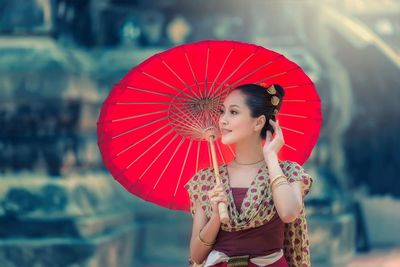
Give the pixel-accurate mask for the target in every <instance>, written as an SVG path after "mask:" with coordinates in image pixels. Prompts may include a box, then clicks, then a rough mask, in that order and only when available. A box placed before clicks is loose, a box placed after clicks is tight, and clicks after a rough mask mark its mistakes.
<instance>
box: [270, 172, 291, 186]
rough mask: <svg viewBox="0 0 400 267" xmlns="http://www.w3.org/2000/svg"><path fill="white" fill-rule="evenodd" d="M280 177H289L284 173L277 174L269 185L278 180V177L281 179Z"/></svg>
mask: <svg viewBox="0 0 400 267" xmlns="http://www.w3.org/2000/svg"><path fill="white" fill-rule="evenodd" d="M279 178H285V179H287V177H286V175H284V174H278V175H277V176H275V177H273V178H272V179H271V180H270V183H269V185H272V183H273V182H275V181H276V180H277V179H279Z"/></svg>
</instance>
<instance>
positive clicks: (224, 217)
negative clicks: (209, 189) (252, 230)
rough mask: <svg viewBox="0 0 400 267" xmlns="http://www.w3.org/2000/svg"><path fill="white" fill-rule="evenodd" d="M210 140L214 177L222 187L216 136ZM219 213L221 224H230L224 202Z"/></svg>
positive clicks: (220, 204)
mask: <svg viewBox="0 0 400 267" xmlns="http://www.w3.org/2000/svg"><path fill="white" fill-rule="evenodd" d="M209 140H210V141H209V143H210V148H211V157H212V161H213V167H214V175H215V179H216V182H217V185H220V184H221V178H220V176H219V169H218V162H217V156H216V154H215V146H214V135H210V139H209ZM218 212H219V218H220V220H221V222H222V223H223V224H228V222H229V215H228V210H227V207H226V204H225V203H224V202H220V203H218Z"/></svg>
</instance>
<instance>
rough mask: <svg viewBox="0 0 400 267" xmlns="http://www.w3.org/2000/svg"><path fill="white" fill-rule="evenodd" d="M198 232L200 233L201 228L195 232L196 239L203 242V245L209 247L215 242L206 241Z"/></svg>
mask: <svg viewBox="0 0 400 267" xmlns="http://www.w3.org/2000/svg"><path fill="white" fill-rule="evenodd" d="M200 233H201V230H200V231H199V233H198V234H197V239H198V240H199V241H200V242H201V243H203V245H204V246H206V247H211V246H212V245H214V244H215V241H214V242H206V241H204V240H203V239H201V237H200Z"/></svg>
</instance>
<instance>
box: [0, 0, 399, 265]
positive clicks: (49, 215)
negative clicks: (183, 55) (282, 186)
mask: <svg viewBox="0 0 400 267" xmlns="http://www.w3.org/2000/svg"><path fill="white" fill-rule="evenodd" d="M203 39H235V40H241V41H245V42H250V43H256V44H260V45H263V46H266V47H268V48H270V49H272V50H276V51H278V52H281V53H283V54H284V55H285V56H286V57H288V58H290V59H292V60H293V61H295V62H297V63H298V64H299V65H300V66H301V67H303V68H304V69H305V70H306V72H307V73H308V74H309V75H310V77H311V78H312V80H313V81H314V82H315V84H316V87H317V90H318V92H319V94H320V96H321V99H322V105H323V115H324V124H323V128H322V131H321V136H320V139H319V142H318V144H317V146H316V148H315V149H314V152H313V154H312V155H311V157H310V159H309V160H308V162H307V164H306V165H305V168H306V169H307V170H308V171H309V173H310V174H312V175H313V176H314V177H315V183H314V187H313V190H312V191H311V193H310V194H309V196H308V198H307V199H306V207H307V214H308V221H309V234H310V241H311V255H312V262H313V266H352V267H354V266H400V257H399V256H398V255H400V253H399V251H400V249H399V247H400V212H399V211H400V200H399V198H400V186H399V185H400V183H399V178H398V174H399V173H400V167H399V166H400V154H399V153H398V148H399V147H400V139H399V138H398V136H399V134H400V131H399V129H400V128H399V126H398V125H397V123H396V121H399V119H400V118H399V117H400V110H399V109H400V105H399V103H400V90H399V89H400V79H399V75H400V1H399V0H381V1H375V0H358V1H355V0H353V1H350V0H347V1H346V0H322V1H316V0H314V1H313V0H297V1H295V0H291V1H290V0H284V1H278V0H248V1H243V0H214V1H213V0H202V1H200V0H158V1H156V0H0V267H14V266H15V267H28V266H32V267H39V266H46V267H47V266H66V267H67V266H68V267H77V266H90V267H95V266H96V267H97V266H99V267H100V266H110V267H111V266H113V267H133V266H135V267H136V266H140V267H150V266H151V267H156V266H157V267H170V266H187V257H188V253H189V251H188V249H189V240H190V233H191V226H192V219H191V216H190V214H189V213H183V212H177V211H173V210H168V209H164V208H161V207H159V206H156V205H154V204H152V203H148V202H145V201H143V200H141V199H138V198H136V197H135V196H132V195H130V194H129V193H127V192H126V191H125V190H124V189H123V188H122V187H121V186H120V185H119V184H118V183H117V182H115V181H114V180H113V178H112V177H111V176H110V175H109V173H108V171H107V170H106V169H105V168H104V166H103V164H102V162H101V158H100V154H99V151H98V148H97V143H96V142H97V140H96V121H97V116H98V112H99V108H100V105H101V103H102V101H103V100H104V99H105V98H106V96H107V95H108V93H109V91H110V89H111V87H112V85H113V84H114V83H115V82H117V81H118V80H119V79H120V78H122V76H123V75H124V74H125V73H126V72H127V71H129V70H130V69H131V68H132V67H134V66H135V65H136V64H138V63H140V62H141V61H142V60H144V59H146V58H147V57H149V56H151V55H153V54H154V53H157V52H160V51H163V50H165V49H168V48H170V47H172V46H175V45H178V44H182V43H187V42H194V41H199V40H203ZM396 118H397V119H396Z"/></svg>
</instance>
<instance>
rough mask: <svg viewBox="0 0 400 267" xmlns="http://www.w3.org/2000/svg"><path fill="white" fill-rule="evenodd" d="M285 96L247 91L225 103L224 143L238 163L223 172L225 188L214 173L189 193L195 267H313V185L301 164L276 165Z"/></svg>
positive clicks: (206, 172)
mask: <svg viewBox="0 0 400 267" xmlns="http://www.w3.org/2000/svg"><path fill="white" fill-rule="evenodd" d="M283 96H284V90H283V88H282V87H281V86H279V85H278V84H274V85H271V86H269V87H264V86H260V85H256V84H246V85H241V86H239V87H237V88H235V90H233V91H232V92H230V94H229V95H228V96H227V97H226V99H225V100H224V103H223V106H222V107H221V115H220V119H219V127H220V130H221V134H222V137H221V142H222V143H223V144H234V146H235V150H236V157H235V159H234V160H233V161H231V162H229V163H227V164H223V165H220V166H219V172H220V175H221V184H220V185H218V186H216V181H215V177H214V175H213V171H214V170H213V168H212V167H209V168H206V169H202V170H200V171H198V172H197V173H196V174H195V175H194V176H193V177H192V178H191V179H190V180H189V181H188V183H187V184H186V185H185V188H186V189H187V190H188V192H189V195H190V198H191V214H192V216H193V228H192V237H191V240H190V258H189V262H190V264H191V265H192V266H204V267H208V266H273V267H286V266H290V267H291V266H301V267H306V266H310V254H309V242H308V235H307V224H306V218H305V212H304V202H303V198H304V197H305V195H306V194H307V193H308V191H309V190H310V188H311V185H312V181H313V180H312V178H311V177H310V176H309V175H308V174H307V173H306V172H305V171H304V169H303V168H302V167H301V166H300V165H299V164H298V163H296V162H292V161H287V160H286V161H280V160H279V159H278V156H277V155H278V152H279V150H280V149H281V147H282V146H283V145H284V136H283V134H282V130H281V128H280V126H279V121H277V120H276V118H275V115H276V114H277V113H278V111H279V109H280V107H281V105H282V99H283ZM263 140H265V144H264V145H262V141H263ZM219 202H224V203H226V205H227V210H228V214H229V222H228V223H227V224H223V223H222V222H221V221H220V218H219V213H218V203H219Z"/></svg>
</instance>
